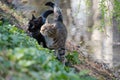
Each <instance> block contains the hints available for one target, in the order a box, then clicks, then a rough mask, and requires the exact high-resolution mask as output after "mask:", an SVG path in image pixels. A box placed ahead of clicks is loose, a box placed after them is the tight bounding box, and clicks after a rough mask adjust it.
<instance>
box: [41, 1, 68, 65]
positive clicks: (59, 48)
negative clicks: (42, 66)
mask: <svg viewBox="0 0 120 80" xmlns="http://www.w3.org/2000/svg"><path fill="white" fill-rule="evenodd" d="M49 3H52V2H48V3H46V5H47V6H51V5H49ZM52 4H53V6H52V7H53V8H54V22H53V23H48V22H46V23H45V24H44V25H42V27H41V30H40V32H41V34H42V35H43V36H44V37H45V40H46V44H47V47H48V48H49V49H53V50H55V55H56V57H57V59H58V60H59V61H61V62H62V63H65V62H66V59H65V43H66V39H67V29H66V27H65V25H64V23H63V19H62V13H61V11H60V8H59V7H57V6H56V5H55V4H54V3H52Z"/></svg>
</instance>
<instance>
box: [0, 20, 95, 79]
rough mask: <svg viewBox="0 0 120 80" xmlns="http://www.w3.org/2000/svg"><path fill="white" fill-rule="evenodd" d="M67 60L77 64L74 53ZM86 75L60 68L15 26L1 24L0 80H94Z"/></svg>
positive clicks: (49, 52) (61, 66)
mask: <svg viewBox="0 0 120 80" xmlns="http://www.w3.org/2000/svg"><path fill="white" fill-rule="evenodd" d="M67 57H68V60H71V61H70V62H72V61H73V63H74V64H76V63H78V61H79V60H77V59H78V54H77V53H76V52H73V53H71V54H69V55H68V56H67ZM88 73H89V72H87V73H86V72H85V73H84V72H82V71H81V73H80V74H79V73H76V72H75V70H74V69H73V68H70V67H66V66H64V65H62V63H60V62H59V61H58V60H56V58H55V56H54V54H53V52H52V51H50V50H48V49H45V48H42V47H41V46H40V45H38V44H37V42H36V40H34V39H33V38H30V37H28V36H27V34H26V33H25V32H24V31H23V30H20V29H18V28H16V27H15V26H14V25H10V24H9V23H7V22H5V23H2V24H1V25H0V80H6V79H10V80H94V78H93V77H91V76H89V75H88ZM85 75H86V76H85ZM95 80H96V79H95Z"/></svg>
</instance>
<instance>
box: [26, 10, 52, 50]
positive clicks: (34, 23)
mask: <svg viewBox="0 0 120 80" xmlns="http://www.w3.org/2000/svg"><path fill="white" fill-rule="evenodd" d="M52 13H53V10H47V11H45V12H43V13H42V14H41V16H40V17H39V18H35V16H34V15H32V19H31V20H30V21H29V23H28V24H29V26H28V31H29V32H31V36H32V37H33V38H35V39H36V40H37V42H38V43H39V44H42V46H43V47H44V48H47V45H46V42H45V38H44V36H43V35H42V34H41V33H40V29H41V26H42V25H43V24H44V23H45V22H46V18H47V16H48V15H50V14H52Z"/></svg>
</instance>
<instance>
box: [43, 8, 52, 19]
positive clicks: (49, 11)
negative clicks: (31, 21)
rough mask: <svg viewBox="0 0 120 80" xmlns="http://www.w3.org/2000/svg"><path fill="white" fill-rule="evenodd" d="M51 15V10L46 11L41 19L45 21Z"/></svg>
mask: <svg viewBox="0 0 120 80" xmlns="http://www.w3.org/2000/svg"><path fill="white" fill-rule="evenodd" d="M52 13H53V10H46V11H44V12H43V13H42V14H41V17H43V18H45V19H46V18H47V17H48V16H49V15H50V14H52Z"/></svg>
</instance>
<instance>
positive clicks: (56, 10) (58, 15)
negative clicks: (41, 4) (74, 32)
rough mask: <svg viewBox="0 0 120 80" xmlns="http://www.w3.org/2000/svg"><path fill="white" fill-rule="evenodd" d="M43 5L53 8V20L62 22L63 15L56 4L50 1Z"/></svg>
mask: <svg viewBox="0 0 120 80" xmlns="http://www.w3.org/2000/svg"><path fill="white" fill-rule="evenodd" d="M45 5H46V6H50V7H52V8H54V18H55V19H54V20H55V21H60V22H63V16H62V13H61V9H60V8H59V7H58V6H57V4H54V3H52V2H47V3H46V4H45Z"/></svg>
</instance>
